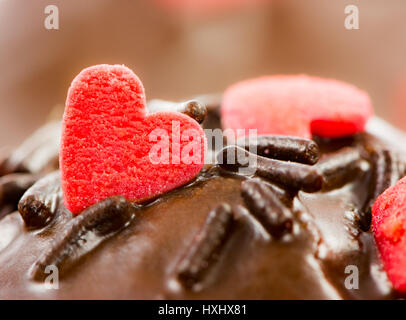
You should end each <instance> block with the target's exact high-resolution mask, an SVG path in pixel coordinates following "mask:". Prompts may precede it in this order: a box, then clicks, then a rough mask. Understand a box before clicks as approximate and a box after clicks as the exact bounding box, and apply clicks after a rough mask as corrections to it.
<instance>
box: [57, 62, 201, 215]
mask: <svg viewBox="0 0 406 320" xmlns="http://www.w3.org/2000/svg"><path fill="white" fill-rule="evenodd" d="M165 134H166V135H165ZM154 138H155V139H154ZM206 149H207V141H206V137H205V135H204V132H203V129H202V128H201V127H200V125H199V124H198V123H197V122H196V121H195V120H193V119H192V118H190V117H188V116H186V115H184V114H181V113H178V112H157V113H153V114H148V111H147V108H146V99H145V92H144V87H143V85H142V83H141V81H140V80H139V78H138V77H137V76H136V75H135V74H134V73H133V72H132V71H131V70H130V69H128V68H127V67H125V66H121V65H97V66H93V67H89V68H86V69H84V70H82V71H81V72H80V73H79V74H78V75H77V76H76V78H75V79H74V80H73V82H72V84H71V86H70V88H69V90H68V95H67V100H66V108H65V113H64V116H63V124H62V137H61V149H60V168H61V184H62V191H63V197H64V201H65V205H66V207H67V208H68V209H69V210H70V211H72V212H73V213H74V214H77V213H79V212H81V211H82V210H83V209H85V208H87V207H89V206H90V205H92V204H94V203H96V202H98V201H101V200H103V199H105V198H107V197H109V196H113V195H122V196H124V197H126V198H127V199H128V200H130V201H135V202H140V201H144V200H146V199H150V198H153V197H156V196H158V195H160V194H163V193H165V192H168V191H169V190H172V189H175V188H177V187H179V186H182V185H184V184H186V183H188V182H189V181H190V180H192V179H193V178H194V177H196V175H197V174H198V173H199V172H200V171H201V169H202V167H203V164H204V157H205V153H206ZM151 159H152V160H154V159H155V160H154V161H152V160H151ZM157 159H161V160H162V159H164V160H167V161H168V162H169V163H155V162H156V160H157ZM161 162H162V161H161Z"/></svg>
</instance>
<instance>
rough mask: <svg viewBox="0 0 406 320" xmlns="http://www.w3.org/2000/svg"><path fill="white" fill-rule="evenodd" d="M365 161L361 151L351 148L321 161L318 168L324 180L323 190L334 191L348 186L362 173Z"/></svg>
mask: <svg viewBox="0 0 406 320" xmlns="http://www.w3.org/2000/svg"><path fill="white" fill-rule="evenodd" d="M363 161H364V160H363V159H362V157H361V153H360V151H359V150H358V149H356V148H350V147H348V148H343V149H341V150H339V151H337V152H335V153H333V154H331V155H329V156H328V157H326V158H324V159H322V160H320V162H319V163H318V164H317V168H318V169H319V171H320V172H321V174H322V175H323V178H324V184H323V189H327V190H329V189H334V188H338V187H341V186H343V185H344V184H346V183H347V182H348V181H350V180H351V179H353V178H354V177H355V176H357V174H358V173H359V172H361V169H362V163H363Z"/></svg>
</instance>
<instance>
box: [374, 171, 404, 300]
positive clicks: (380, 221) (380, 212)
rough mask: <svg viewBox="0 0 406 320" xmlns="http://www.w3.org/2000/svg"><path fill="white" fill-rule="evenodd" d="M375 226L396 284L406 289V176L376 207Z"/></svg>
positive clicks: (384, 258) (391, 275)
mask: <svg viewBox="0 0 406 320" xmlns="http://www.w3.org/2000/svg"><path fill="white" fill-rule="evenodd" d="M372 228H373V231H374V235H375V241H376V244H377V246H378V249H379V252H380V254H381V258H382V261H383V264H384V268H385V270H386V273H387V274H388V277H389V279H390V280H391V282H392V284H393V287H394V288H395V289H396V290H398V291H399V292H403V293H405V292H406V232H405V231H406V177H405V178H403V179H402V180H400V181H399V182H398V183H397V184H396V185H394V186H392V187H390V188H388V189H387V190H386V191H385V192H384V193H383V194H381V195H380V196H379V197H378V199H377V200H376V201H375V203H374V205H373V207H372Z"/></svg>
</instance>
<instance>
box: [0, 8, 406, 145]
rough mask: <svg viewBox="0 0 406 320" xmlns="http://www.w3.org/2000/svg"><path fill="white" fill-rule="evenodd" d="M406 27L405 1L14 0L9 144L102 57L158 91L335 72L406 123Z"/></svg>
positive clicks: (3, 88) (1, 129)
mask: <svg viewBox="0 0 406 320" xmlns="http://www.w3.org/2000/svg"><path fill="white" fill-rule="evenodd" d="M49 4H54V5H57V6H58V8H59V16H60V29H59V30H57V31H56V30H51V31H49V30H46V29H45V28H44V19H45V17H46V15H45V13H44V8H45V6H46V5H49ZM348 4H355V5H357V6H358V8H359V12H360V29H359V30H346V29H345V28H344V19H345V14H344V8H345V6H346V5H348ZM405 32H406V1H403V0H390V1H388V0H362V1H356V0H346V1H342V0H330V1H327V0H306V1H301V0H274V1H266V3H265V4H262V5H259V6H244V7H242V8H230V9H229V10H226V11H222V12H213V13H211V14H205V15H204V16H198V15H190V14H182V13H180V12H178V13H176V12H169V11H167V10H166V9H165V8H162V7H159V6H156V5H154V3H153V2H152V1H151V0H150V1H148V0H134V1H127V0H114V1H113V0H86V1H82V0H69V1H68V0H64V1H61V0H59V1H58V0H53V1H51V2H49V1H42V0H35V1H27V0H2V1H0V70H1V71H0V114H1V117H0V145H1V146H5V145H10V146H13V145H14V144H15V143H18V142H20V141H21V140H22V139H23V138H24V137H26V136H27V135H28V134H29V133H30V132H32V131H33V130H34V129H35V128H36V127H38V126H39V125H41V124H42V123H43V122H44V121H45V119H46V117H47V115H48V113H49V111H50V110H51V109H52V108H53V107H54V106H55V105H57V104H63V103H64V100H65V96H66V90H67V88H68V86H69V84H70V82H71V80H72V79H73V77H74V76H75V75H76V74H77V73H78V72H79V71H80V70H81V69H82V68H84V67H86V66H89V65H93V64H98V63H119V64H126V65H127V66H129V67H130V68H132V69H133V70H134V71H135V72H136V73H137V74H138V75H139V76H140V78H141V79H142V80H143V82H144V85H145V87H146V91H147V97H148V98H166V99H182V98H184V97H190V96H192V95H197V94H202V93H208V92H218V91H221V90H223V89H224V88H226V87H227V86H228V85H230V84H232V83H234V82H236V81H239V80H241V79H244V78H247V77H255V76H259V75H263V74H275V73H308V74H310V75H318V76H323V77H333V78H337V79H340V80H344V81H348V82H351V83H353V84H355V85H357V86H358V87H360V88H362V89H365V90H367V91H368V92H369V93H370V95H371V98H372V101H373V104H374V107H375V110H376V112H377V114H379V115H380V116H383V117H384V118H386V119H388V120H390V121H392V122H393V123H396V124H397V125H399V126H403V128H405V129H406V125H405V124H404V122H406V112H405V109H406V104H405V105H402V103H400V104H399V103H398V104H395V103H394V101H395V97H396V96H399V92H400V95H401V94H402V92H404V91H405V90H406V89H405V90H402V86H401V85H399V83H400V82H399V81H400V79H402V78H403V79H405V80H406V76H405V75H406V59H405V57H406V38H405ZM404 82H405V87H404V88H406V81H404ZM405 96H406V94H405ZM405 101H406V99H405ZM402 112H403V115H402Z"/></svg>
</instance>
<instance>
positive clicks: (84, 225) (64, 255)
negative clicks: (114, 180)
mask: <svg viewBox="0 0 406 320" xmlns="http://www.w3.org/2000/svg"><path fill="white" fill-rule="evenodd" d="M136 209H137V207H136V206H135V205H134V204H132V203H130V202H128V201H127V200H126V199H125V198H124V197H122V196H113V197H110V198H108V199H105V200H103V201H100V202H98V203H96V204H94V205H93V206H91V207H89V208H87V209H86V210H84V211H83V212H82V213H81V214H80V215H79V216H77V217H76V218H74V219H72V220H71V222H70V223H69V224H68V226H67V227H66V229H65V231H64V232H63V233H62V234H61V236H60V237H59V238H58V239H57V240H56V241H55V242H54V243H52V244H51V246H50V248H49V250H47V251H45V252H44V253H43V254H42V255H41V257H40V258H39V259H38V260H37V262H35V264H34V265H33V267H32V269H31V278H32V279H36V280H39V279H42V278H43V277H44V270H45V268H46V267H47V266H49V265H55V266H56V267H57V268H61V267H63V266H64V264H65V262H66V261H67V260H68V259H69V258H72V257H78V256H80V255H81V253H83V252H82V251H84V250H86V248H85V246H86V247H88V246H89V242H92V241H95V242H96V243H95V245H97V244H99V243H100V242H101V241H103V240H104V238H105V237H107V236H110V235H112V234H114V233H115V232H117V231H119V230H120V229H122V228H123V227H125V226H126V225H127V224H128V223H129V222H130V221H131V219H132V218H133V217H134V215H135V211H136ZM94 236H96V239H94Z"/></svg>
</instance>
